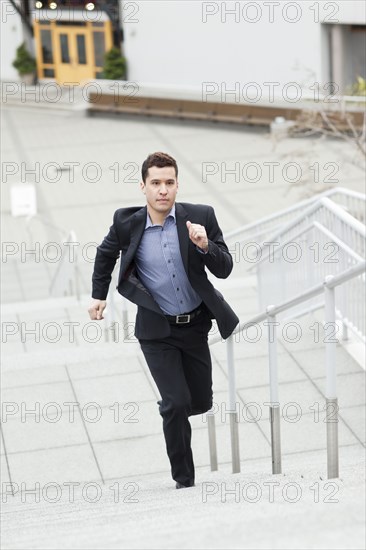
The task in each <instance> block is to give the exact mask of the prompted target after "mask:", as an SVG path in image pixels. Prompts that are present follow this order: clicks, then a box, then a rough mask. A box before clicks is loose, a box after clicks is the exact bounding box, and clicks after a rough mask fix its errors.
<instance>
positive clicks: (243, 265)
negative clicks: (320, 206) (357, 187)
mask: <svg viewBox="0 0 366 550" xmlns="http://www.w3.org/2000/svg"><path fill="white" fill-rule="evenodd" d="M322 198H328V199H329V200H330V199H331V201H332V202H333V203H335V204H338V205H339V206H341V207H342V209H343V210H344V211H346V212H347V213H348V214H350V216H353V218H355V219H356V220H358V221H359V222H361V223H364V222H365V217H366V210H365V202H366V195H364V194H363V193H358V192H356V191H351V190H349V189H346V188H343V187H335V188H334V189H329V190H327V191H324V192H323V193H319V194H317V195H314V196H313V197H311V198H309V199H306V200H303V201H300V202H298V203H296V204H295V205H293V206H291V207H289V208H285V209H283V210H280V211H279V212H275V213H274V214H271V215H269V216H265V217H263V218H261V219H259V220H256V221H255V222H252V223H249V224H246V225H244V226H242V227H239V228H238V229H235V230H234V231H229V232H228V233H225V241H226V243H227V244H228V247H229V250H230V252H231V254H232V256H233V258H234V260H235V265H234V272H236V274H238V275H242V274H243V275H244V274H246V272H248V271H251V270H252V269H253V268H254V267H255V265H256V263H257V259H256V257H257V255H258V254H261V253H262V251H263V249H264V248H265V244H264V243H265V242H267V241H273V240H274V235H277V234H279V233H281V231H282V229H283V228H284V226H285V225H286V226H287V225H289V224H291V222H292V221H293V220H294V219H297V218H300V219H301V217H302V216H303V215H304V212H305V211H307V210H308V208H309V207H311V206H312V205H314V204H316V203H317V202H318V201H319V200H320V199H322ZM251 255H253V259H252V258H251V257H250V256H251Z"/></svg>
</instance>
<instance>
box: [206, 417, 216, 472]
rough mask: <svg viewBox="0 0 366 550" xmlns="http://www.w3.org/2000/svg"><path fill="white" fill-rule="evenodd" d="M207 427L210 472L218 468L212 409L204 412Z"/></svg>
mask: <svg viewBox="0 0 366 550" xmlns="http://www.w3.org/2000/svg"><path fill="white" fill-rule="evenodd" d="M206 418H207V427H208V445H209V449H210V467H211V472H215V471H216V470H218V465H217V445H216V425H215V415H214V412H213V410H212V409H211V410H209V411H208V412H207V414H206Z"/></svg>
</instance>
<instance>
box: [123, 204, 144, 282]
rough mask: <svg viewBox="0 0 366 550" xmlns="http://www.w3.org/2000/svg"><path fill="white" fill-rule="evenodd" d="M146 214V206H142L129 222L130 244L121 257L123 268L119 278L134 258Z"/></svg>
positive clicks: (142, 231)
mask: <svg viewBox="0 0 366 550" xmlns="http://www.w3.org/2000/svg"><path fill="white" fill-rule="evenodd" d="M146 212H147V208H146V206H143V207H142V208H141V210H138V212H136V214H135V215H134V216H133V218H132V220H131V225H130V244H129V247H128V249H127V252H126V253H125V255H124V257H123V256H122V262H123V268H122V272H121V277H123V275H124V274H125V272H126V269H127V268H128V266H129V264H130V263H131V260H132V258H133V257H134V255H135V253H136V250H137V248H138V246H139V244H140V241H141V239H142V235H143V233H144V229H145V224H146Z"/></svg>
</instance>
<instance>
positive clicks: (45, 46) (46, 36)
mask: <svg viewBox="0 0 366 550" xmlns="http://www.w3.org/2000/svg"><path fill="white" fill-rule="evenodd" d="M41 44H42V60H43V63H53V51H52V40H51V31H49V30H41Z"/></svg>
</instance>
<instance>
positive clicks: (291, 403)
mask: <svg viewBox="0 0 366 550" xmlns="http://www.w3.org/2000/svg"><path fill="white" fill-rule="evenodd" d="M237 393H238V395H239V396H240V397H241V399H242V400H243V402H244V403H245V405H240V409H241V410H243V414H245V415H248V416H249V414H250V413H251V414H252V415H253V416H254V417H255V418H257V419H258V420H260V419H263V418H269V407H268V405H265V404H264V403H265V402H269V401H270V392H269V387H268V386H267V387H263V386H261V387H256V388H248V389H240V390H238V392H237ZM279 402H280V407H281V411H282V413H283V414H287V415H294V414H298V413H297V411H300V412H301V414H305V413H307V412H311V410H312V409H311V408H310V407H314V405H316V404H317V403H320V406H322V404H323V402H324V398H323V397H322V395H321V393H320V392H319V391H318V390H317V389H316V387H314V385H313V384H311V382H309V381H308V380H303V381H300V382H289V383H286V384H280V385H279ZM249 404H250V405H249Z"/></svg>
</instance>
